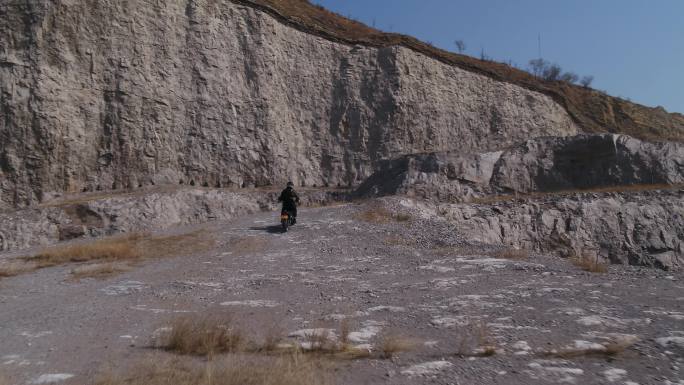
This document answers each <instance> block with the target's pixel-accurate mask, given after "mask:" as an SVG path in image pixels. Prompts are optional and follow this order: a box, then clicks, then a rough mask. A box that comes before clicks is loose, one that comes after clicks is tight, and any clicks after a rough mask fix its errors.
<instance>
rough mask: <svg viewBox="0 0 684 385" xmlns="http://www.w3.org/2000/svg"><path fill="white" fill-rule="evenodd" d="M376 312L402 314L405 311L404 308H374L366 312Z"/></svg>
mask: <svg viewBox="0 0 684 385" xmlns="http://www.w3.org/2000/svg"><path fill="white" fill-rule="evenodd" d="M376 311H386V312H390V313H403V312H405V311H406V308H405V307H401V306H376V307H372V308H370V309H368V312H370V313H372V312H376Z"/></svg>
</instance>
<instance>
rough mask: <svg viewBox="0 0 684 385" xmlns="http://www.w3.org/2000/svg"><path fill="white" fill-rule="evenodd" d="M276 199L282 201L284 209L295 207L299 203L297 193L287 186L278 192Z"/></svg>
mask: <svg viewBox="0 0 684 385" xmlns="http://www.w3.org/2000/svg"><path fill="white" fill-rule="evenodd" d="M278 201H279V202H283V208H285V209H286V210H292V209H297V205H296V204H297V203H299V195H297V192H296V191H295V190H294V189H293V188H292V187H288V188H286V189H285V190H283V192H281V193H280V197H279V198H278Z"/></svg>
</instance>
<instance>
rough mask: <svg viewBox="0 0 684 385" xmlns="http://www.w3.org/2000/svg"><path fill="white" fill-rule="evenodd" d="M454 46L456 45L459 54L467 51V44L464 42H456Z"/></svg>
mask: <svg viewBox="0 0 684 385" xmlns="http://www.w3.org/2000/svg"><path fill="white" fill-rule="evenodd" d="M454 44H455V45H456V49H457V50H458V53H463V51H465V50H466V43H465V42H464V41H463V40H456V41H455V42H454Z"/></svg>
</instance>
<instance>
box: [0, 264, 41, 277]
mask: <svg viewBox="0 0 684 385" xmlns="http://www.w3.org/2000/svg"><path fill="white" fill-rule="evenodd" d="M37 268H38V266H37V265H36V264H35V263H32V262H26V261H22V260H9V261H4V262H0V278H6V277H14V276H16V275H21V274H24V273H28V272H31V271H34V270H36V269H37Z"/></svg>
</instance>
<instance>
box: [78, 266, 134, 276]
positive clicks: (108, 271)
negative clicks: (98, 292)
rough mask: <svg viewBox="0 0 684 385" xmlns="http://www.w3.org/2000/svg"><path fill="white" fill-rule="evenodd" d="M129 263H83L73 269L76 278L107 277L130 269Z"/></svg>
mask: <svg viewBox="0 0 684 385" xmlns="http://www.w3.org/2000/svg"><path fill="white" fill-rule="evenodd" d="M130 269H131V267H130V266H129V265H125V264H120V263H96V264H93V265H83V266H79V267H77V268H75V269H72V270H71V276H72V277H73V278H74V279H81V278H107V277H109V276H112V275H115V274H119V273H123V272H126V271H129V270H130Z"/></svg>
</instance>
